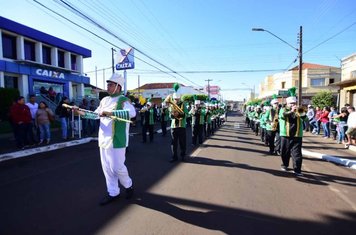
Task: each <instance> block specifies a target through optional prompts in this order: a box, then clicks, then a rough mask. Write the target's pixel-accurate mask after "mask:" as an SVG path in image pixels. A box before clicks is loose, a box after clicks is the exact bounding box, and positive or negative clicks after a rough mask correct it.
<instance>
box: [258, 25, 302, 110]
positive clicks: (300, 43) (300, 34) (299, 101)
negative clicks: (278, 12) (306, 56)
mask: <svg viewBox="0 0 356 235" xmlns="http://www.w3.org/2000/svg"><path fill="white" fill-rule="evenodd" d="M252 31H260V32H267V33H269V34H271V35H272V36H273V37H275V38H278V39H279V40H280V41H282V42H284V43H285V44H287V45H288V46H290V47H292V48H293V49H294V50H296V51H298V58H299V78H298V105H302V70H303V53H302V51H303V41H302V38H303V28H302V26H300V29H299V49H298V48H296V47H294V46H292V45H291V44H289V43H288V42H286V41H285V40H283V39H282V38H280V37H278V36H277V35H275V34H274V33H272V32H270V31H268V30H266V29H262V28H253V29H252Z"/></svg>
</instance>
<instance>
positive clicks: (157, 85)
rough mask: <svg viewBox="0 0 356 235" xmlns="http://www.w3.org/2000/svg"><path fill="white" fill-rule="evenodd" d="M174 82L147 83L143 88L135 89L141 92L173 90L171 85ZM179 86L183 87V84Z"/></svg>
mask: <svg viewBox="0 0 356 235" xmlns="http://www.w3.org/2000/svg"><path fill="white" fill-rule="evenodd" d="M174 84H175V82H167V83H147V84H145V85H143V86H140V87H139V88H137V89H143V90H152V89H173V85H174ZM179 86H181V87H184V85H183V84H181V83H179Z"/></svg>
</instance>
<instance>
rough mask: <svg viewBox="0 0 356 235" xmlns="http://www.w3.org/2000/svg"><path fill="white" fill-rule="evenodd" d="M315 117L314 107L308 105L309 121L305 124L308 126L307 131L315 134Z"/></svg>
mask: <svg viewBox="0 0 356 235" xmlns="http://www.w3.org/2000/svg"><path fill="white" fill-rule="evenodd" d="M314 117H315V111H314V108H313V106H312V105H310V104H309V105H308V111H307V118H308V120H307V121H306V122H305V126H306V128H305V129H306V131H310V132H311V133H312V132H313V130H314V129H315V128H316V123H315V120H314Z"/></svg>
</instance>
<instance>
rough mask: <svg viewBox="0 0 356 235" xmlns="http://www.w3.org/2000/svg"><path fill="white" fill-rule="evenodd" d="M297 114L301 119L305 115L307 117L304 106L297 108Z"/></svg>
mask: <svg viewBox="0 0 356 235" xmlns="http://www.w3.org/2000/svg"><path fill="white" fill-rule="evenodd" d="M296 112H297V115H298V116H299V117H303V116H305V115H306V113H305V110H304V107H303V106H299V107H298V108H297V110H296Z"/></svg>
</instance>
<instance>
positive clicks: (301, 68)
mask: <svg viewBox="0 0 356 235" xmlns="http://www.w3.org/2000/svg"><path fill="white" fill-rule="evenodd" d="M302 74H303V28H302V26H300V32H299V82H298V105H299V106H301V105H302V100H303V99H302V87H303V86H302V81H303V79H302Z"/></svg>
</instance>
